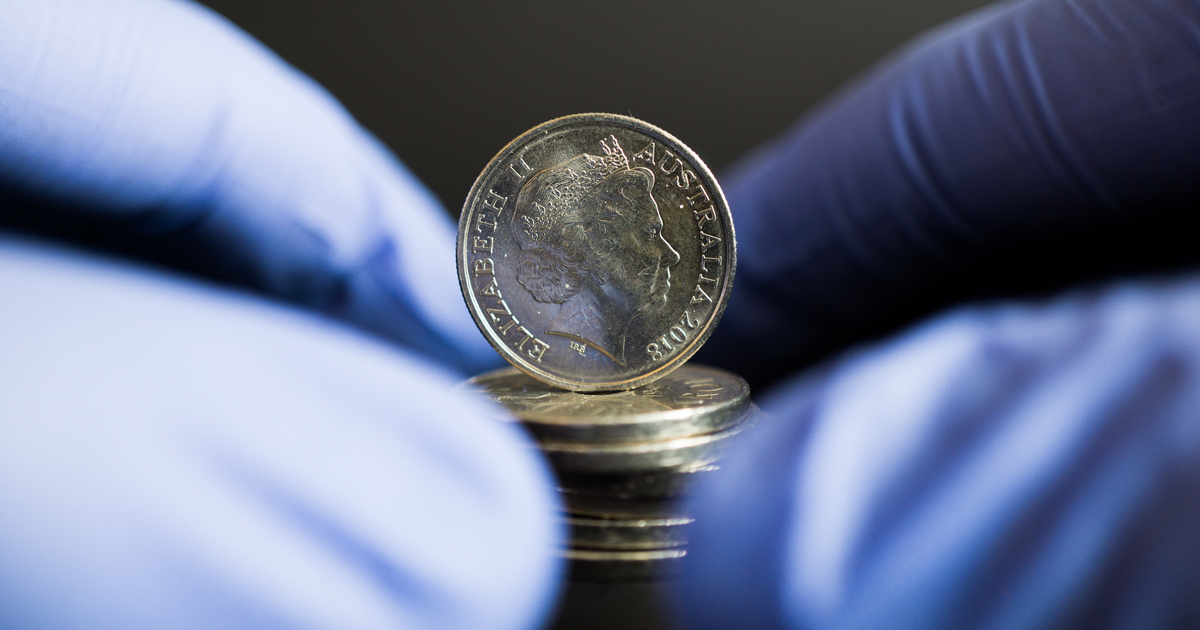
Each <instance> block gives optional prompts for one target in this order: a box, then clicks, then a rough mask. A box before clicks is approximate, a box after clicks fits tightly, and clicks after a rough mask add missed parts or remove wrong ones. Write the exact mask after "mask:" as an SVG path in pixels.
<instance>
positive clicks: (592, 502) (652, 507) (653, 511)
mask: <svg viewBox="0 0 1200 630" xmlns="http://www.w3.org/2000/svg"><path fill="white" fill-rule="evenodd" d="M559 496H561V497H562V499H563V511H564V512H566V513H567V514H570V515H572V516H584V517H588V518H606V519H615V520H638V519H651V520H655V519H674V518H688V514H687V513H686V512H685V511H684V508H685V504H684V502H683V501H681V500H679V499H674V498H671V499H666V498H659V499H655V498H644V499H643V498H636V497H633V498H630V497H614V496H611V495H607V494H598V493H592V492H573V491H571V490H563V489H561V488H560V489H559Z"/></svg>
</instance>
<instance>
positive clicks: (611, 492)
mask: <svg viewBox="0 0 1200 630" xmlns="http://www.w3.org/2000/svg"><path fill="white" fill-rule="evenodd" d="M718 469H719V467H718V466H716V465H715V464H704V465H701V466H687V467H683V468H675V469H669V470H664V471H660V472H652V473H631V474H626V475H594V474H593V475H587V474H583V475H581V474H560V475H558V487H559V489H560V490H562V491H564V492H580V493H587V494H603V495H606V496H611V497H620V498H631V499H671V498H675V497H679V496H683V495H684V494H685V493H686V492H687V491H688V490H690V489H691V488H692V486H694V485H695V484H696V482H697V481H698V480H699V479H701V478H703V477H705V476H707V475H708V473H711V472H713V471H716V470H718Z"/></svg>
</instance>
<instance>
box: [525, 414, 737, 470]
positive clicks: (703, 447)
mask: <svg viewBox="0 0 1200 630" xmlns="http://www.w3.org/2000/svg"><path fill="white" fill-rule="evenodd" d="M752 422H753V420H743V421H741V422H739V423H738V424H735V425H733V426H731V427H729V428H726V429H723V430H721V431H717V432H716V433H709V434H706V435H696V436H689V437H681V438H674V439H670V440H659V441H656V442H633V443H628V444H581V443H577V442H542V443H541V444H539V446H538V447H539V448H540V449H541V451H542V452H543V453H545V454H546V457H547V458H549V459H550V463H551V465H552V466H553V467H554V469H555V470H556V471H558V472H560V473H637V472H655V471H660V470H667V469H671V468H681V467H685V466H702V465H704V464H711V463H713V462H714V461H716V460H717V458H719V457H720V456H721V454H722V453H723V452H724V450H725V449H726V448H727V447H728V446H729V443H730V441H731V438H733V437H734V436H736V435H738V434H740V433H741V432H742V431H743V430H745V429H746V428H748V427H749V426H750V425H751V424H752Z"/></svg>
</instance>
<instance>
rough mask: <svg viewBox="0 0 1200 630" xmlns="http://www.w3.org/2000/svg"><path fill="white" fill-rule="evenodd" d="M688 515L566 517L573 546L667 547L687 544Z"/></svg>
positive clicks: (581, 547)
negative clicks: (654, 517) (633, 517)
mask: <svg viewBox="0 0 1200 630" xmlns="http://www.w3.org/2000/svg"><path fill="white" fill-rule="evenodd" d="M693 520H694V519H691V518H656V519H637V520H612V519H604V518H579V517H568V518H566V519H564V521H565V522H566V524H567V525H568V526H569V527H570V528H571V547H572V548H574V549H609V550H626V551H633V550H645V549H669V548H671V547H682V546H684V545H686V544H687V526H688V525H690V524H691V523H692V521H693Z"/></svg>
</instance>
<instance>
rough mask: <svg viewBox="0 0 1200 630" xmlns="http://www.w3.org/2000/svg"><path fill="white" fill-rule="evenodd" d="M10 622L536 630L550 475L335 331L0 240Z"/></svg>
mask: <svg viewBox="0 0 1200 630" xmlns="http://www.w3.org/2000/svg"><path fill="white" fill-rule="evenodd" d="M0 287H3V298H2V299H0V321H2V322H3V325H2V326H0V558H3V561H2V562H0V627H3V628H60V629H73V628H79V629H85V628H86V629H88V630H98V629H103V630H107V629H112V630H117V629H119V630H137V629H145V630H151V629H153V630H161V629H164V628H175V629H189V628H196V629H199V628H222V629H237V628H255V629H257V628H302V629H305V630H312V629H317V628H331V629H332V628H336V629H339V630H343V629H347V628H363V629H366V628H381V629H382V628H423V629H431V630H434V629H459V630H481V629H488V628H495V629H498V630H500V629H504V630H528V629H529V628H534V627H537V624H538V623H539V622H540V621H544V619H545V615H546V613H547V611H548V608H549V606H550V604H551V601H550V599H551V597H552V596H553V594H554V592H555V590H556V588H557V586H556V585H557V582H558V579H559V575H560V567H559V562H558V561H557V560H556V557H555V554H556V548H557V545H558V544H559V543H560V541H561V538H562V532H561V531H559V528H558V527H557V526H556V525H555V523H556V520H557V519H556V517H555V516H554V514H553V511H554V509H555V507H556V505H555V504H554V498H553V494H552V493H553V490H552V489H551V488H552V486H551V484H552V477H551V474H550V471H549V469H548V468H547V467H546V465H545V464H544V462H542V461H541V459H540V458H539V457H538V455H537V453H536V450H535V448H534V445H533V444H532V443H531V442H530V441H529V439H528V438H527V437H526V436H525V435H524V434H523V433H522V432H521V431H520V430H519V429H518V428H517V427H516V426H515V425H514V426H506V425H504V424H503V423H500V422H497V421H495V420H493V419H490V418H487V417H485V413H486V412H487V410H485V408H484V406H483V405H482V404H481V403H480V402H477V401H475V400H473V399H472V398H471V397H470V396H465V395H463V394H462V393H461V392H454V391H452V390H451V387H452V386H454V385H455V383H456V382H457V381H458V380H459V378H458V377H457V376H455V375H453V374H452V373H450V372H449V371H447V370H444V369H443V368H442V367H440V366H438V365H436V364H433V363H430V362H428V361H426V360H425V359H423V358H417V357H416V356H415V355H413V354H411V353H409V352H407V351H404V350H401V349H396V348H394V347H392V346H390V345H388V344H385V343H383V342H381V341H380V340H379V339H377V338H374V337H370V336H367V335H364V334H361V333H358V332H355V331H353V330H351V329H349V328H347V327H344V326H342V325H340V324H337V323H334V322H332V321H330V320H328V319H325V318H321V317H315V316H313V315H311V314H310V313H306V312H303V311H300V310H293V309H292V308H290V307H285V306H282V305H279V304H277V303H271V302H267V301H263V300H260V299H258V298H255V297H251V296H246V295H243V294H238V293H236V292H232V291H228V290H224V289H220V288H214V287H211V286H205V285H204V284H202V283H199V282H194V281H190V280H189V279H187V278H180V277H172V276H170V275H168V274H165V273H160V272H154V271H148V270H145V269H141V268H137V267H133V266H130V265H128V264H124V263H118V262H114V261H111V260H104V259H99V258H96V257H94V256H91V255H84V254H79V253H71V252H69V251H65V250H61V249H57V248H55V247H52V246H49V245H46V244H45V243H31V242H23V241H19V240H14V239H13V238H12V237H11V236H5V235H4V234H2V233H0Z"/></svg>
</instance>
